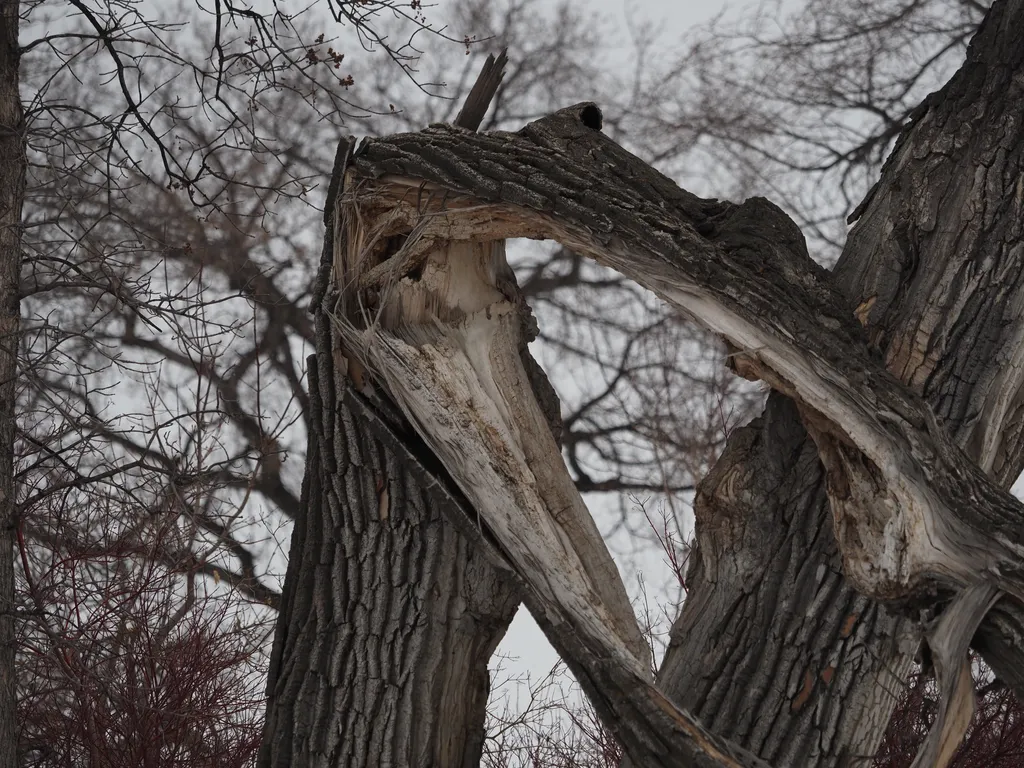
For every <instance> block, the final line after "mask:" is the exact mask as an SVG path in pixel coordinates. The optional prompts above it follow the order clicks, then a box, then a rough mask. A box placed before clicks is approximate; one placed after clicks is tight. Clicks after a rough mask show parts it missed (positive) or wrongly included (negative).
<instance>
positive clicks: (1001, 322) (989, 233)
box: [659, 2, 1024, 766]
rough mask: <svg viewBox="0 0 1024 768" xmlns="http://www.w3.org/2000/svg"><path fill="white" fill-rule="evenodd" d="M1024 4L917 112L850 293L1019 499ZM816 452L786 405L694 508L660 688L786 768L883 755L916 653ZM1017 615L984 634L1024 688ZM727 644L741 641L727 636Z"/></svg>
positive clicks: (1000, 618) (996, 663) (977, 455)
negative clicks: (693, 534)
mask: <svg viewBox="0 0 1024 768" xmlns="http://www.w3.org/2000/svg"><path fill="white" fill-rule="evenodd" d="M1022 78H1024V8H1022V4H1021V3H1019V2H1017V3H1012V4H1007V3H997V4H996V5H995V6H994V7H993V9H992V11H991V13H990V14H989V18H988V19H987V20H986V22H985V24H984V25H983V27H982V30H981V31H980V32H979V34H978V36H977V37H976V39H975V40H974V42H973V43H972V45H971V49H970V52H969V55H968V60H967V62H966V63H965V65H964V66H963V67H962V69H961V70H960V72H959V73H958V74H957V75H956V76H955V77H954V78H953V79H952V81H951V82H950V83H949V84H948V85H947V86H946V87H944V88H943V89H942V90H941V91H939V92H937V93H935V94H933V95H932V96H931V97H930V98H929V99H928V100H927V102H926V103H925V104H923V105H922V107H921V108H920V109H919V110H918V112H917V114H916V119H915V121H914V123H913V124H912V125H911V126H909V127H908V128H906V129H905V130H904V134H903V136H902V138H901V139H900V142H899V144H898V146H897V148H896V150H895V151H894V152H893V154H892V156H891V158H890V159H889V161H888V162H887V164H886V166H885V169H884V170H883V174H882V179H881V181H880V183H879V185H878V186H877V187H876V189H875V190H873V193H872V195H871V196H870V197H869V199H868V200H867V201H865V204H864V205H863V206H862V208H863V209H864V210H863V215H862V216H861V217H860V220H859V222H858V224H857V226H856V227H855V228H854V230H853V231H852V232H851V234H850V237H849V239H848V242H847V245H846V248H845V250H844V253H843V256H842V258H841V260H840V261H839V263H838V264H837V266H836V269H835V271H834V273H833V280H832V282H833V285H835V286H836V287H837V288H838V289H839V290H841V291H842V293H843V294H844V295H845V296H846V297H848V298H849V300H850V304H849V305H850V307H851V309H852V308H854V307H858V306H859V307H864V310H863V311H864V313H865V316H866V319H867V321H868V323H867V324H868V328H869V331H870V335H871V340H872V343H873V344H876V345H877V346H878V347H880V348H881V349H882V350H884V351H885V355H886V364H887V365H888V367H889V369H890V370H892V371H893V372H894V373H896V374H897V375H898V376H899V377H900V378H901V379H902V380H903V382H904V383H905V384H907V385H909V386H911V387H913V388H914V389H915V390H916V391H918V392H919V393H921V394H922V395H924V397H925V398H926V399H927V400H928V402H929V404H930V406H931V407H932V409H933V410H934V412H935V414H936V416H937V417H938V418H939V420H940V421H941V423H942V425H943V427H944V428H945V429H946V430H947V431H948V432H949V433H950V434H951V435H952V436H953V437H954V439H955V440H956V441H957V443H958V444H959V445H960V446H961V447H963V448H964V449H965V450H966V452H967V454H968V455H969V456H970V457H971V458H972V459H973V460H974V461H975V462H977V464H978V465H979V466H980V467H982V468H983V469H984V470H986V471H987V472H988V473H989V474H990V476H991V477H992V478H993V480H995V481H996V482H998V483H999V484H1000V485H1002V486H1003V487H1007V488H1008V487H1009V486H1010V485H1011V484H1012V483H1013V482H1014V480H1016V478H1017V476H1018V475H1019V474H1020V473H1021V471H1022V470H1024V458H1022V452H1024V441H1022V440H1021V430H1022V427H1024V419H1022V416H1024V389H1022V385H1024V368H1022V366H1021V364H1020V356H1021V354H1022V341H1024V336H1022V333H1024V325H1022V324H1024V317H1022V312H1021V308H1022V307H1024V249H1022V246H1021V243H1020V240H1021V235H1022V227H1024V151H1022V148H1024V99H1022V82H1024V81H1022ZM824 486H825V483H824V472H823V471H822V467H821V464H820V462H819V460H818V451H817V449H816V448H815V446H814V443H813V442H812V441H811V440H810V439H809V438H808V437H807V435H806V433H805V431H804V428H803V426H802V424H801V421H800V417H799V414H798V413H797V411H796V409H795V408H793V406H792V404H791V403H790V402H788V401H787V400H786V399H785V398H783V397H782V396H780V395H772V397H771V398H770V399H769V403H768V406H767V408H766V410H765V413H764V415H763V416H762V417H761V418H760V419H758V420H756V421H755V422H754V423H753V424H751V425H749V426H747V427H744V428H743V429H741V430H737V431H735V432H734V433H733V434H732V435H731V437H730V440H729V444H728V448H727V449H726V452H725V454H724V455H723V456H722V458H721V459H720V460H719V462H718V464H717V465H716V467H715V468H714V470H713V471H712V473H711V474H710V475H709V476H708V478H706V479H705V481H704V482H703V484H702V485H701V487H700V489H699V491H698V495H697V501H696V510H695V511H696V517H697V536H698V543H699V550H700V557H695V558H694V559H693V562H694V565H695V567H694V572H693V573H692V574H691V578H690V582H689V583H690V585H691V589H690V592H689V595H688V597H687V601H686V603H685V605H684V608H683V612H682V614H681V615H680V617H679V618H678V620H677V622H676V625H675V627H674V628H673V633H672V641H671V646H670V649H669V651H668V654H667V656H666V659H665V663H664V665H663V667H662V670H661V674H660V675H659V684H660V685H661V686H662V687H663V688H664V690H665V691H666V692H667V693H669V694H670V695H671V696H672V697H673V698H674V699H675V700H676V701H677V702H678V703H679V704H680V705H682V706H684V707H687V708H690V709H692V710H693V712H694V713H695V714H696V715H697V716H698V717H700V718H701V719H702V721H703V722H704V723H705V724H706V725H707V726H708V727H710V728H711V729H712V730H714V731H715V732H716V733H719V734H720V735H723V736H726V737H728V738H731V739H733V740H734V741H736V742H738V743H740V744H742V745H744V746H746V747H747V748H748V749H751V750H752V751H754V752H756V753H757V754H759V755H760V756H761V757H763V758H765V759H766V760H768V761H769V762H771V763H772V764H773V765H776V766H786V765H792V766H810V765H820V766H832V765H843V764H845V763H844V760H856V759H857V758H861V757H868V756H871V755H873V754H874V753H875V751H876V749H877V745H878V743H879V740H880V739H881V736H882V734H883V732H884V729H885V727H886V724H887V723H888V720H889V715H890V714H891V712H892V708H893V706H894V705H895V703H896V700H897V697H898V696H899V695H900V691H901V687H902V685H903V682H904V680H905V678H906V673H907V672H908V670H909V667H910V664H911V663H912V661H913V658H914V655H915V653H916V652H917V649H918V641H919V633H918V632H917V631H916V628H915V627H914V626H912V625H911V624H910V623H909V622H907V621H905V620H902V619H900V618H898V617H897V616H895V615H894V614H893V613H891V612H890V611H889V610H887V608H886V607H885V606H884V605H882V604H879V603H878V602H876V601H873V600H870V599H868V598H866V597H864V596H863V595H860V594H858V593H857V592H855V591H854V589H853V588H852V587H851V585H850V584H849V583H848V582H847V581H846V580H845V579H844V578H843V576H842V573H841V568H840V563H839V558H838V555H837V550H836V543H835V534H834V531H833V526H832V518H831V516H830V514H829V505H828V501H827V497H826V493H825V487H824ZM1021 620H1022V613H1021V611H1020V610H1019V607H1017V606H1014V607H1013V609H1010V606H1009V605H1008V604H1007V603H1006V602H1005V601H1004V602H1003V603H1002V604H1001V607H997V609H996V610H995V611H994V612H993V614H992V615H990V617H989V620H988V622H986V624H983V625H982V627H983V628H982V631H981V632H980V633H979V635H978V636H977V638H976V639H975V647H976V648H978V649H979V650H981V651H982V652H983V653H984V654H985V656H986V658H987V660H988V661H989V663H990V664H992V666H993V667H994V668H995V669H996V671H997V672H998V674H999V675H1000V676H1001V677H1002V678H1003V679H1004V680H1006V681H1007V682H1008V683H1009V684H1011V685H1013V687H1014V688H1015V689H1016V690H1017V691H1018V693H1019V692H1020V691H1022V690H1024V666H1022V665H1021V664H1020V653H1021V649H1022V648H1024V624H1022V623H1021ZM723 638H728V642H723Z"/></svg>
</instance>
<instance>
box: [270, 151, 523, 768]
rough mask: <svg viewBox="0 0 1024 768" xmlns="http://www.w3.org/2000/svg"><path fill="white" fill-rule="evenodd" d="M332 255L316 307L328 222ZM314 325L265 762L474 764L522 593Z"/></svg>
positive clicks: (396, 423)
mask: <svg viewBox="0 0 1024 768" xmlns="http://www.w3.org/2000/svg"><path fill="white" fill-rule="evenodd" d="M344 157H345V153H341V160H342V162H341V163H340V164H339V166H338V169H337V170H338V171H339V173H341V172H343V171H344V162H343V161H344ZM324 257H325V260H324V263H323V265H322V266H321V274H320V276H319V278H318V286H319V287H318V290H317V291H316V297H315V298H314V307H317V306H320V305H321V301H322V299H321V297H322V295H323V293H324V288H325V286H326V285H327V283H328V282H329V279H330V273H331V269H332V259H333V248H332V240H331V229H330V227H329V228H328V236H327V240H326V243H325V247H324ZM315 321H316V339H317V349H318V353H317V355H315V356H314V357H311V358H310V364H309V392H310V419H309V438H308V446H309V447H308V454H307V470H306V476H305V480H304V483H303V490H302V505H303V508H302V509H301V510H300V511H299V514H297V515H296V516H295V521H296V522H295V530H294V532H293V534H292V543H291V550H290V553H289V563H288V573H287V577H286V580H285V589H284V592H283V597H282V605H281V608H280V612H279V618H278V626H277V633H276V637H275V642H274V649H273V653H272V656H271V664H270V675H269V681H268V689H267V692H268V699H269V701H268V707H267V721H266V726H265V730H264V739H263V744H262V748H261V752H260V757H259V763H258V764H259V765H260V766H261V768H270V767H271V766H299V765H301V766H306V767H307V768H328V767H331V768H333V767H334V766H346V767H347V766H352V767H353V768H354V767H355V766H366V767H367V768H377V766H381V765H389V764H390V765H408V766H412V765H438V766H441V765H444V766H453V767H464V768H471V767H474V766H477V765H479V762H480V756H481V749H482V746H483V739H484V715H485V707H486V703H487V697H488V693H489V687H490V685H489V684H490V679H489V675H488V670H487V665H488V663H489V661H490V657H491V654H492V653H493V651H494V648H495V646H496V645H497V644H498V642H499V641H500V639H501V638H502V636H503V635H504V634H505V630H506V629H507V627H508V624H509V622H510V621H511V620H512V617H513V615H514V614H515V611H516V608H517V606H518V605H519V598H518V596H517V594H516V590H515V586H514V583H513V581H512V579H511V578H510V575H509V574H508V573H507V572H505V571H503V570H502V569H501V568H498V567H495V565H494V564H493V560H492V559H489V558H488V557H487V556H486V552H485V550H484V549H483V548H481V547H479V546H476V545H474V544H473V543H472V542H471V541H470V540H468V539H467V538H466V537H465V536H464V535H462V534H461V533H460V532H459V530H458V529H457V528H456V527H455V526H453V525H452V518H453V517H454V516H453V515H450V514H449V515H446V513H445V509H446V507H447V506H451V505H455V504H457V503H458V502H457V501H455V500H453V498H452V496H451V494H450V493H448V492H447V491H446V489H445V488H444V487H443V486H439V485H437V484H435V483H434V482H432V481H431V480H430V479H429V478H427V477H425V476H424V474H423V472H422V471H421V470H420V464H419V463H418V462H414V461H410V460H409V458H408V450H409V448H408V445H409V444H410V443H415V436H414V435H412V436H410V435H408V434H405V428H404V426H403V425H402V423H401V422H400V417H399V416H398V415H397V414H395V413H394V412H393V411H390V412H389V411H388V410H387V408H386V404H383V403H380V402H379V401H377V402H376V404H374V403H370V402H367V401H366V400H365V399H364V398H361V397H359V396H354V395H353V393H352V392H351V391H350V388H349V385H348V384H347V383H346V381H345V380H344V378H343V377H342V376H340V375H339V371H338V362H339V361H338V360H336V359H334V358H333V357H332V353H333V351H334V346H333V344H332V341H331V338H332V336H331V330H330V325H329V321H328V318H327V316H326V315H325V313H324V312H323V311H322V310H320V311H317V312H316V313H315ZM389 430H397V433H398V434H401V435H402V438H401V439H393V440H388V439H385V438H386V436H387V435H388V434H389ZM428 459H429V457H428ZM455 519H458V518H457V517H456V518H455Z"/></svg>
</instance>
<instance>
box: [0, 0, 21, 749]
mask: <svg viewBox="0 0 1024 768" xmlns="http://www.w3.org/2000/svg"><path fill="white" fill-rule="evenodd" d="M18 9H19V4H18V3H17V2H13V1H12V0H5V2H3V3H0V766H14V765H16V762H17V758H16V753H17V743H16V732H15V721H16V719H15V715H16V706H15V671H14V609H15V602H14V561H13V551H14V535H13V534H14V528H15V526H16V525H17V520H16V518H15V511H14V477H13V461H14V432H15V430H14V393H15V387H14V384H15V377H16V375H17V361H16V360H17V359H16V355H17V351H18V328H19V321H20V311H19V304H18V276H19V273H20V270H21V209H22V205H23V203H24V200H25V168H26V159H25V142H24V113H23V112H22V106H21V96H20V94H19V93H18V61H19V52H18Z"/></svg>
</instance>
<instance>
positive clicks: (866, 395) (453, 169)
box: [353, 104, 1024, 599]
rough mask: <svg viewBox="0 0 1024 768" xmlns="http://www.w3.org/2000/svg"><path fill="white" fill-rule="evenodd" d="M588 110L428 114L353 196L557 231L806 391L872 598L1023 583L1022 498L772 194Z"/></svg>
mask: <svg viewBox="0 0 1024 768" xmlns="http://www.w3.org/2000/svg"><path fill="white" fill-rule="evenodd" d="M599 121H600V118H599V111H598V110H597V108H596V107H595V106H594V105H592V104H583V105H578V106H576V107H572V108H569V109H566V110H562V111H561V112H559V113H556V114H555V115H553V116H551V117H549V118H545V119H544V120H540V121H538V122H536V123H532V124H530V125H528V126H527V127H526V128H524V129H523V130H522V131H520V132H518V133H516V134H507V133H494V134H487V135H483V134H468V133H466V132H464V131H460V130H458V129H453V128H450V127H446V126H433V127H431V128H429V129H427V130H426V131H424V132H422V133H419V134H404V135H399V136H393V137H389V138H387V139H380V140H373V141H366V142H364V143H363V144H362V146H361V148H360V150H359V151H358V152H357V154H356V156H355V157H354V159H353V164H354V167H355V169H356V171H357V173H359V174H360V175H362V176H364V177H366V178H368V179H376V180H377V181H375V182H373V183H367V184H365V185H364V186H363V187H362V188H361V189H359V190H358V191H356V194H357V195H359V199H360V200H362V201H367V202H368V201H369V200H370V199H373V201H374V203H373V204H374V205H381V204H384V205H387V206H388V207H389V208H390V210H392V216H393V218H392V225H391V230H390V231H389V232H387V233H383V234H382V236H388V235H394V234H397V233H400V232H402V231H403V229H404V231H405V232H408V231H410V230H411V228H412V227H413V226H417V225H419V224H421V222H423V221H428V222H429V223H428V224H427V226H426V228H425V229H423V230H422V233H423V236H424V237H425V238H445V239H454V240H458V239H476V240H498V239H503V238H506V237H551V238H555V239H558V240H559V241H560V242H562V244H563V245H566V246H568V247H571V248H573V249H574V250H576V251H578V252H580V253H584V254H586V255H588V256H590V257H592V258H594V259H595V260H596V261H598V262H599V263H602V264H604V265H605V266H609V267H612V268H614V269H617V270H618V271H620V272H622V273H623V274H625V275H627V276H628V277H631V278H633V279H634V280H636V281H637V282H639V283H640V284H642V285H645V286H646V287H648V288H650V289H652V290H653V291H655V292H656V293H657V294H659V295H660V296H662V297H663V298H664V299H665V300H667V301H668V302H670V303H671V304H673V305H674V306H676V307H678V308H679V309H680V310H682V311H683V312H685V313H686V314H687V315H689V316H690V317H692V318H694V320H696V321H697V322H699V323H700V324H701V325H703V326H704V327H706V328H708V329H709V330H711V331H713V332H715V333H718V334H720V335H721V336H722V337H723V338H724V339H726V340H727V341H728V342H729V343H730V344H731V345H732V346H733V347H734V348H736V350H737V352H736V353H735V355H734V359H733V364H734V366H735V367H736V368H737V370H739V371H741V372H743V373H744V374H746V375H749V376H754V377H758V378H762V379H764V380H765V381H767V382H768V383H769V384H771V385H772V386H773V387H774V388H776V389H778V390H780V391H782V392H784V393H786V394H788V395H790V396H792V397H793V398H794V399H796V400H797V402H798V403H800V405H801V408H802V410H803V414H804V420H805V423H806V424H807V426H808V429H809V430H810V432H811V434H812V436H813V437H814V438H815V440H816V442H817V443H818V446H819V450H820V452H821V454H822V459H823V461H824V463H825V466H826V468H827V469H828V471H829V490H830V493H829V497H830V501H831V503H832V508H833V514H834V516H835V518H836V526H835V527H836V532H837V537H838V539H839V542H840V547H841V550H842V553H843V560H844V566H845V568H846V570H847V573H848V575H849V577H850V578H851V579H852V580H853V581H854V582H855V583H856V584H857V585H858V587H859V588H860V589H862V590H864V591H865V592H867V593H868V594H872V595H875V596H877V597H880V598H883V599H895V598H907V597H910V596H912V595H914V594H917V595H921V594H924V593H926V592H928V591H929V590H931V589H934V587H935V586H936V584H937V583H942V584H946V585H947V586H948V585H950V584H960V585H963V584H967V583H971V582H972V581H974V580H975V579H976V576H977V574H979V573H985V574H987V575H989V576H990V577H991V578H992V579H993V580H994V581H995V583H998V584H999V586H1000V587H1001V588H1003V589H1004V590H1005V591H1007V592H1010V593H1014V594H1017V595H1018V596H1022V595H1024V586H1022V585H1024V581H1022V579H1021V574H1022V573H1024V568H1022V565H1024V530H1022V528H1021V527H1020V525H1019V522H1020V520H1022V519H1024V516H1022V512H1024V508H1022V507H1021V505H1020V503H1019V502H1017V500H1016V499H1014V498H1013V497H1012V496H1010V495H1009V494H1008V493H1007V492H1005V491H1003V490H1002V489H1000V488H997V487H995V486H994V485H993V484H992V483H991V482H990V481H989V480H988V479H987V478H986V477H985V476H984V474H983V473H982V472H981V471H980V470H979V469H978V468H977V467H976V466H974V465H973V464H972V463H971V462H970V461H969V460H968V459H967V458H966V457H965V456H964V455H963V453H962V451H960V449H959V448H958V447H957V446H956V445H954V444H953V443H952V441H951V440H950V438H949V437H948V436H947V435H946V434H945V433H944V431H943V430H942V429H941V428H940V427H939V426H938V424H937V423H936V421H935V419H934V417H933V416H932V414H931V410H930V409H929V407H928V406H927V404H926V403H925V402H924V401H923V400H922V399H921V398H920V397H919V396H918V395H916V394H915V393H913V392H911V391H909V390H908V389H907V388H906V387H905V386H903V385H902V384H901V383H900V382H899V381H898V380H897V379H895V377H894V376H892V374H890V373H889V372H888V371H887V370H886V369H885V367H884V365H883V362H882V360H881V359H880V358H879V356H878V355H877V354H875V353H873V352H872V351H871V350H870V349H869V347H868V345H867V343H866V338H865V335H864V333H863V331H862V329H861V328H860V326H859V324H858V323H857V322H856V320H855V318H854V316H853V312H852V311H848V310H847V309H845V308H844V302H843V301H842V300H841V299H840V297H838V296H837V295H836V294H835V293H834V292H833V291H832V290H831V289H830V288H829V286H828V285H827V283H826V282H825V276H824V273H823V271H822V270H821V269H820V268H818V267H817V266H816V265H814V263H813V262H812V261H811V260H810V259H809V258H808V257H807V255H806V252H805V250H804V246H803V240H802V237H801V235H800V233H799V230H798V229H797V228H796V227H795V225H793V224H792V222H791V221H790V220H789V219H788V218H787V217H786V216H785V215H784V214H783V213H782V212H781V211H780V210H778V209H777V208H776V207H775V206H773V205H772V204H770V203H768V202H767V201H765V200H760V199H756V198H755V199H752V200H749V201H747V202H746V203H744V204H742V205H739V206H736V205H732V204H729V203H722V202H719V201H715V200H701V199H699V198H697V197H695V196H693V195H691V194H689V193H687V192H685V191H683V190H680V189H678V188H677V187H676V186H675V185H674V184H672V182H671V181H669V180H668V179H666V178H665V177H663V176H661V175H660V174H658V173H657V172H655V171H653V169H650V168H649V167H647V166H646V165H644V164H643V163H641V162H640V161H639V160H637V159H636V158H635V157H633V156H632V155H630V154H629V153H627V152H625V150H623V149H621V148H620V147H618V146H617V145H616V144H615V143H614V142H612V141H611V140H609V139H608V138H607V137H605V136H603V135H602V134H601V133H600V132H599V131H597V130H595V129H594V128H592V127H590V126H591V125H594V124H599ZM424 182H426V185H424ZM442 190H447V196H446V197H445V196H444V195H442ZM427 192H432V193H433V194H432V195H429V196H426V193H427ZM453 193H454V194H453ZM364 204H365V203H364ZM424 216H428V218H427V219H424V218H423V217H424Z"/></svg>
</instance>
